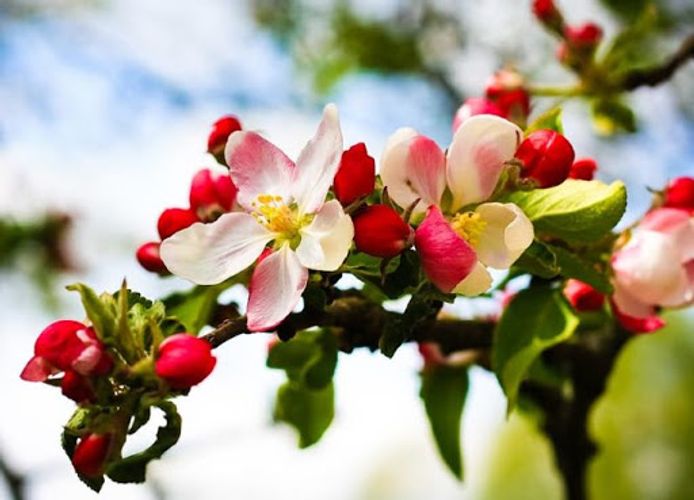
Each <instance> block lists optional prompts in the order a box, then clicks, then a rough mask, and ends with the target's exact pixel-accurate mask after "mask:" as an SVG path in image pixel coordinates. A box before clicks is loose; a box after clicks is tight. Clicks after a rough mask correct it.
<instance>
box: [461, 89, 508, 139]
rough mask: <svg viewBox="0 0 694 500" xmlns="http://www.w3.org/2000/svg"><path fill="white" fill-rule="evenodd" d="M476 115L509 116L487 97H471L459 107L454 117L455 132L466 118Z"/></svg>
mask: <svg viewBox="0 0 694 500" xmlns="http://www.w3.org/2000/svg"><path fill="white" fill-rule="evenodd" d="M476 115H496V116H501V117H502V118H507V116H506V114H505V113H504V112H503V110H502V109H501V108H500V107H499V106H497V105H496V104H494V102H492V101H491V100H489V99H487V98H486V97H470V98H469V99H465V102H464V103H463V104H462V106H460V107H459V108H458V111H456V112H455V116H454V117H453V133H454V134H455V131H456V130H458V128H459V127H460V126H461V125H462V124H463V122H464V121H465V120H467V119H468V118H470V117H472V116H476Z"/></svg>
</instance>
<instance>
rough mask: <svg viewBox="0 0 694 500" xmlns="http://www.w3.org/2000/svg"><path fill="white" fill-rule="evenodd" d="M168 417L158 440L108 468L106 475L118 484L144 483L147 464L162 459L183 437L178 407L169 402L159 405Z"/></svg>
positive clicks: (159, 432) (158, 435) (158, 432)
mask: <svg viewBox="0 0 694 500" xmlns="http://www.w3.org/2000/svg"><path fill="white" fill-rule="evenodd" d="M155 406H157V407H158V408H159V409H161V410H162V411H163V412H164V414H165V415H166V425H164V426H163V427H160V428H159V430H158V431H157V439H156V441H155V442H154V444H152V446H150V447H149V448H147V449H146V450H144V451H141V452H140V453H135V454H134V455H131V456H129V457H126V458H124V459H122V460H119V461H117V462H114V463H112V464H110V465H109V466H108V469H107V470H106V475H107V476H108V477H109V478H110V479H112V480H113V481H116V482H118V483H142V482H144V480H145V472H146V469H147V464H148V463H149V462H150V461H152V460H156V459H158V458H160V457H161V456H162V455H163V454H164V452H165V451H166V450H168V449H169V448H171V447H172V446H173V445H175V444H176V443H177V442H178V438H179V437H180V435H181V417H180V416H179V414H178V411H177V410H176V406H175V405H174V404H173V403H171V402H168V401H162V402H159V403H157V404H156V405H155Z"/></svg>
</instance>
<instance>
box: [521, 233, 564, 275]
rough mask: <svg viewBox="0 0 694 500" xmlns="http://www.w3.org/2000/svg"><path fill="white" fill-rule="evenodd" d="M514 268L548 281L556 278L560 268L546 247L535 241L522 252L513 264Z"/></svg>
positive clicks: (554, 256)
mask: <svg viewBox="0 0 694 500" xmlns="http://www.w3.org/2000/svg"><path fill="white" fill-rule="evenodd" d="M513 265H514V267H516V268H519V269H522V270H523V271H525V272H528V273H530V274H533V275H535V276H539V277H540V278H545V279H550V278H554V277H555V276H557V275H558V274H559V272H560V268H559V266H558V265H557V256H556V255H554V252H552V250H550V249H549V247H548V246H547V245H545V244H544V243H541V242H539V241H537V240H535V241H533V243H532V245H530V246H529V247H528V249H527V250H526V251H525V252H523V254H522V255H521V256H520V258H519V259H518V260H517V261H516V262H515V263H514V264H513Z"/></svg>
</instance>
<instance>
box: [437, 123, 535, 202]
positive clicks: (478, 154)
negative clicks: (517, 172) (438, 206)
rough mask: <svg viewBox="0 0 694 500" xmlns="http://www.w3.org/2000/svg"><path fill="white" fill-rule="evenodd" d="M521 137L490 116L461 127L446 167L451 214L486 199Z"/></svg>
mask: <svg viewBox="0 0 694 500" xmlns="http://www.w3.org/2000/svg"><path fill="white" fill-rule="evenodd" d="M522 137H523V133H522V131H521V129H520V128H518V126H516V125H515V124H513V123H511V122H510V121H508V120H506V119H504V118H500V117H498V116H493V115H477V116H472V117H470V118H468V119H467V120H465V121H464V122H463V123H462V125H460V127H459V128H458V130H457V131H456V133H455V135H454V136H453V142H451V146H450V147H449V148H448V163H447V166H446V179H447V181H448V187H449V189H450V190H451V192H452V193H453V206H452V210H453V211H456V210H458V209H460V208H461V207H463V206H464V205H467V204H470V203H477V202H480V201H484V200H486V199H487V198H489V196H490V195H491V194H492V192H493V191H494V188H495V187H496V184H497V182H498V181H499V177H500V175H501V172H502V170H503V168H504V163H505V162H506V161H508V160H510V159H512V158H513V155H514V154H515V152H516V149H518V145H519V144H520V141H521V139H522Z"/></svg>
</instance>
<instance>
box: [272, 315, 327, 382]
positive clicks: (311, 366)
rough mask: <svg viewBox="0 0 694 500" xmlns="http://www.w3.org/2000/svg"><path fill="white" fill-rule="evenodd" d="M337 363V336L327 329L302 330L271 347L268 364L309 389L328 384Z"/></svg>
mask: <svg viewBox="0 0 694 500" xmlns="http://www.w3.org/2000/svg"><path fill="white" fill-rule="evenodd" d="M336 364H337V339H336V338H335V335H333V333H332V332H331V331H330V330H328V329H321V330H303V331H300V332H298V333H297V334H296V335H295V336H294V338H292V339H291V340H289V341H287V342H280V343H279V344H276V345H275V346H273V347H272V349H270V352H269V354H268V359H267V366H268V367H270V368H278V369H282V370H285V371H286V372H287V377H288V378H289V380H291V381H293V382H296V383H297V384H300V385H305V386H306V387H307V388H310V389H322V388H324V387H326V386H327V385H329V384H330V383H331V381H332V378H333V373H334V372H335V366H336Z"/></svg>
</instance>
